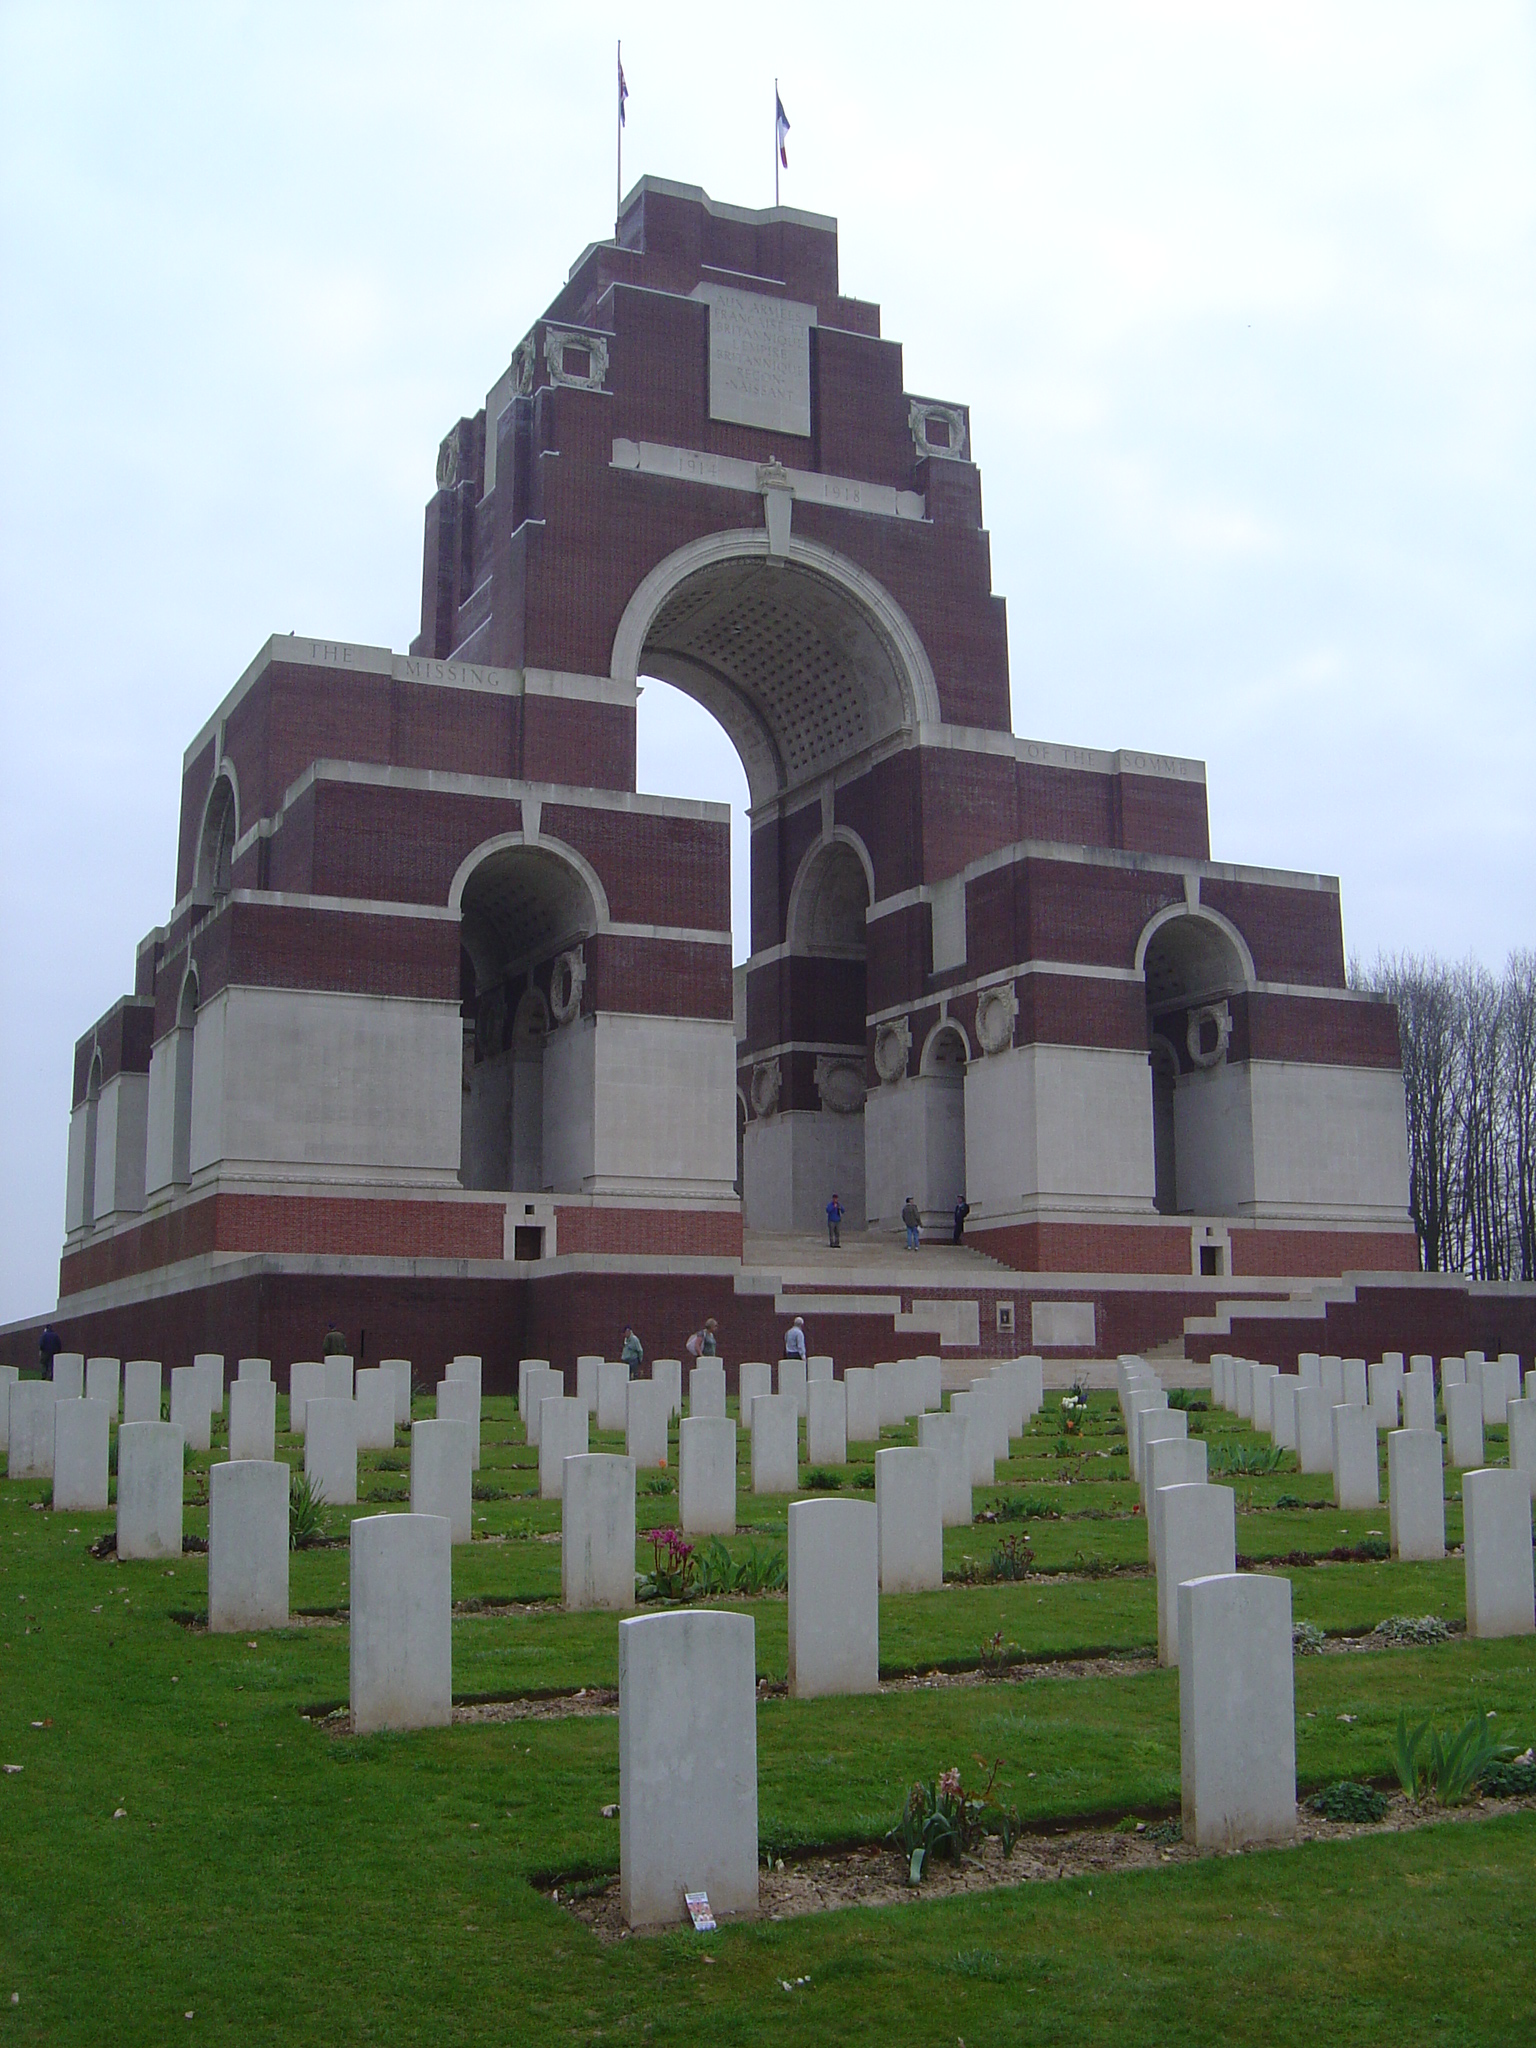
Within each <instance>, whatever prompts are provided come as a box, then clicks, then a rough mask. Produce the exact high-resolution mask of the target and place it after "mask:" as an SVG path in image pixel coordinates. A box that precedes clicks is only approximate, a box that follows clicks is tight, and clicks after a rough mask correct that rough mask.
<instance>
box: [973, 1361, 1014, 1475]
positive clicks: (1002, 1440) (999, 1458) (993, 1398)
mask: <svg viewBox="0 0 1536 2048" xmlns="http://www.w3.org/2000/svg"><path fill="white" fill-rule="evenodd" d="M971 1393H972V1395H973V1396H974V1398H975V1399H976V1400H977V1401H979V1402H980V1403H981V1413H982V1414H983V1415H985V1416H986V1418H987V1426H988V1427H989V1428H990V1430H991V1432H992V1457H993V1461H994V1463H995V1464H1003V1465H1006V1464H1007V1462H1008V1398H1007V1395H1006V1394H1005V1393H1004V1391H1003V1389H1002V1388H1001V1387H1000V1386H999V1385H998V1384H997V1381H996V1380H995V1379H993V1377H992V1375H991V1374H990V1373H987V1374H986V1375H984V1376H983V1377H981V1378H978V1379H973V1380H972V1381H971Z"/></svg>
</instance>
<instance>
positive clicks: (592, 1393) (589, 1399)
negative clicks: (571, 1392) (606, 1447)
mask: <svg viewBox="0 0 1536 2048" xmlns="http://www.w3.org/2000/svg"><path fill="white" fill-rule="evenodd" d="M603 1364H604V1361H603V1360H602V1359H601V1358H578V1359H577V1361H576V1398H577V1400H578V1401H579V1402H580V1403H581V1405H582V1406H583V1408H585V1409H586V1411H587V1413H588V1415H590V1416H591V1418H592V1420H593V1421H594V1422H596V1420H597V1376H598V1374H599V1373H600V1372H601V1371H602V1369H603ZM519 1412H521V1404H519Z"/></svg>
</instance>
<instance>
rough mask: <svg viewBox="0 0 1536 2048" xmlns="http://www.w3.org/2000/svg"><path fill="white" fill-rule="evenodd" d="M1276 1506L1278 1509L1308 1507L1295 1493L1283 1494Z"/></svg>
mask: <svg viewBox="0 0 1536 2048" xmlns="http://www.w3.org/2000/svg"><path fill="white" fill-rule="evenodd" d="M1275 1506H1276V1507H1277V1508H1303V1507H1305V1506H1306V1502H1305V1501H1304V1500H1301V1499H1299V1498H1298V1497H1297V1496H1296V1495H1295V1494H1294V1493H1282V1494H1281V1495H1280V1497H1279V1498H1278V1500H1276V1502H1275Z"/></svg>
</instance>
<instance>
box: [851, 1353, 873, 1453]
mask: <svg viewBox="0 0 1536 2048" xmlns="http://www.w3.org/2000/svg"><path fill="white" fill-rule="evenodd" d="M843 1392H844V1394H845V1395H846V1396H847V1400H848V1441H849V1443H851V1444H874V1443H878V1442H879V1441H880V1391H879V1388H878V1387H877V1386H876V1384H875V1369H874V1367H873V1366H872V1365H850V1366H847V1367H845V1368H844V1371H843Z"/></svg>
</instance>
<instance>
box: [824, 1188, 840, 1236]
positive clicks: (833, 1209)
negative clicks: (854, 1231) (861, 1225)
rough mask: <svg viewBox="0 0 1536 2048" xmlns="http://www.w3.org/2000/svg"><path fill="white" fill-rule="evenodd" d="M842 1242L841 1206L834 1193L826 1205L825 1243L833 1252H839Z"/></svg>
mask: <svg viewBox="0 0 1536 2048" xmlns="http://www.w3.org/2000/svg"><path fill="white" fill-rule="evenodd" d="M842 1242H843V1205H842V1203H841V1202H840V1201H839V1200H838V1198H837V1195H836V1193H835V1191H834V1193H833V1196H832V1199H831V1201H830V1202H828V1204H827V1243H828V1244H829V1245H830V1246H831V1248H832V1250H833V1251H839V1250H840V1249H841V1248H842Z"/></svg>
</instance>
